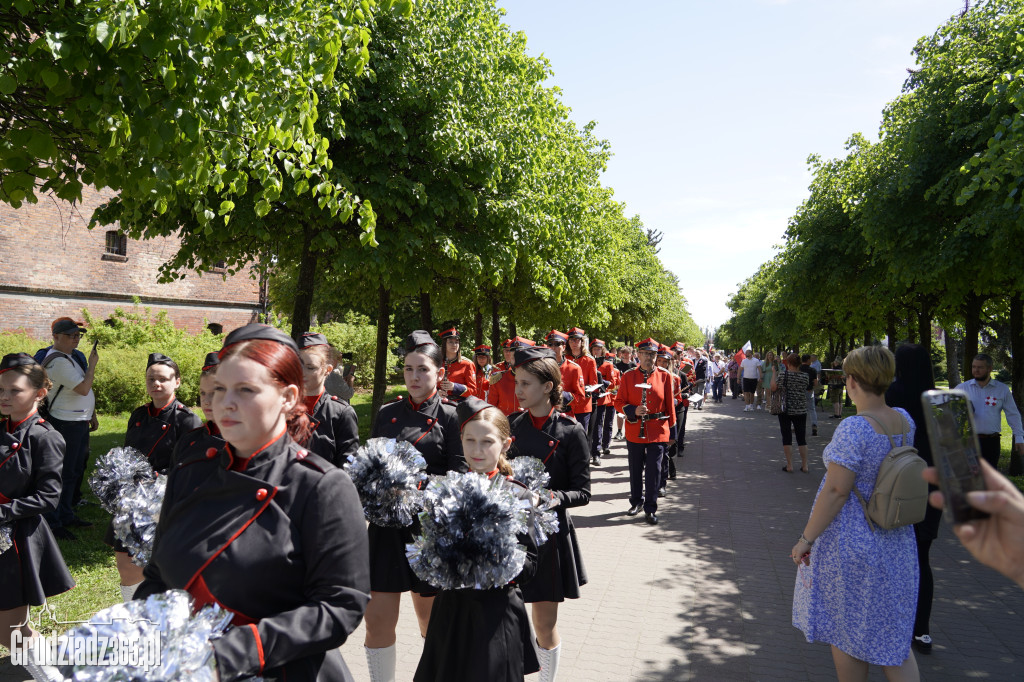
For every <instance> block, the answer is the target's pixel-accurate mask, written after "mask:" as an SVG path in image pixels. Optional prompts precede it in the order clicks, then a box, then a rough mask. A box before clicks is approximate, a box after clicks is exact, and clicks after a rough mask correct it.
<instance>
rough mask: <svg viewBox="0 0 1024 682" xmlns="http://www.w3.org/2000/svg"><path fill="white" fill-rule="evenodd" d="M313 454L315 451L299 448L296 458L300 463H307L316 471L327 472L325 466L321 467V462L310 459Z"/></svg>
mask: <svg viewBox="0 0 1024 682" xmlns="http://www.w3.org/2000/svg"><path fill="white" fill-rule="evenodd" d="M311 454H313V453H312V452H310V451H309V450H305V449H303V450H299V451H298V452H296V453H295V459H296V460H298V461H299V462H300V463H302V464H305V465H306V466H308V467H309V468H310V469H313V470H314V471H319V472H320V473H321V474H323V473H326V470H325V469H324V468H323V467H321V466H320V465H319V464H317V463H316V462H314V461H313V460H312V459H310V457H309V456H310V455H311Z"/></svg>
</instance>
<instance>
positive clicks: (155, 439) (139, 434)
mask: <svg viewBox="0 0 1024 682" xmlns="http://www.w3.org/2000/svg"><path fill="white" fill-rule="evenodd" d="M202 424H203V423H202V421H200V419H199V417H197V416H196V414H195V413H194V412H193V411H192V410H190V409H188V408H187V407H185V406H184V405H182V404H181V402H180V401H179V400H178V399H177V398H175V399H174V400H172V401H171V402H170V403H168V404H167V406H166V407H164V408H163V409H161V410H157V408H156V407H154V406H153V403H152V402H150V403H147V404H145V405H143V406H142V407H139V408H137V409H136V410H135V411H134V412H132V414H131V416H130V417H129V418H128V430H127V431H126V432H125V434H124V445H125V447H130V448H135V449H136V450H138V451H139V452H141V453H142V454H144V455H145V456H146V457H148V458H149V463H150V465H151V466H152V467H153V470H154V471H156V472H157V473H160V474H163V473H167V470H168V468H170V466H171V454H172V453H173V452H174V446H175V445H176V444H177V442H178V439H179V438H181V437H182V436H183V435H185V434H186V433H188V432H189V431H192V430H193V429H196V428H198V427H200V426H202Z"/></svg>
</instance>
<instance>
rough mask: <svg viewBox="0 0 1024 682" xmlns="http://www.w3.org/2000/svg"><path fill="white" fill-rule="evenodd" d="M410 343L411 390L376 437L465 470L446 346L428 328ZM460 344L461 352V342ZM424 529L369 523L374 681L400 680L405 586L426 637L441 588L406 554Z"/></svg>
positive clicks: (440, 466)
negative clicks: (398, 645) (444, 389)
mask: <svg viewBox="0 0 1024 682" xmlns="http://www.w3.org/2000/svg"><path fill="white" fill-rule="evenodd" d="M449 331H454V330H449ZM456 341H457V339H456ZM404 348H405V364H404V370H403V372H404V375H405V390H406V391H407V392H408V394H409V395H408V397H405V398H402V397H399V398H398V399H397V400H395V401H393V402H390V403H388V404H387V405H384V406H383V407H381V408H380V412H378V413H377V419H376V421H375V422H374V424H373V431H372V433H371V434H370V437H371V438H396V439H398V440H404V441H408V442H409V443H412V444H413V446H415V448H416V449H417V450H419V452H420V454H421V455H423V459H425V460H426V461H427V474H429V475H432V476H433V475H441V476H443V475H444V474H446V473H447V472H449V471H465V470H466V464H465V462H464V461H463V459H462V443H461V441H460V440H459V422H458V418H457V416H456V413H455V403H453V402H451V401H450V400H447V399H445V398H443V397H442V396H441V393H440V391H439V390H438V388H437V386H438V384H439V383H442V382H443V380H444V379H446V377H445V372H444V359H443V355H442V353H441V348H440V347H439V346H438V345H437V344H436V343H434V339H433V338H431V336H430V334H429V333H428V332H425V331H422V330H417V331H414V332H413V333H412V334H409V336H407V337H406V338H405V344H404ZM455 348H456V351H455V352H456V355H457V354H458V350H457V349H458V343H457V342H456V344H455ZM466 364H469V363H466ZM470 370H472V367H470ZM418 529H419V526H418V522H414V523H413V525H412V526H411V527H409V528H385V527H382V526H377V525H375V524H373V523H371V524H369V528H368V533H369V538H370V589H371V592H370V594H371V595H372V597H373V598H372V599H371V600H370V605H369V606H368V607H367V609H366V641H365V650H366V660H367V663H368V664H369V668H370V679H371V682H394V679H395V659H396V656H395V639H396V636H395V628H396V627H397V625H398V613H399V607H400V605H401V600H402V593H403V592H409V591H411V592H412V605H413V608H414V609H415V611H416V619H417V620H418V621H419V626H420V634H421V635H423V636H424V637H425V636H426V634H427V624H428V623H429V621H430V609H431V606H432V605H433V601H434V595H435V594H437V589H436V588H435V587H433V586H432V585H429V584H427V583H426V582H424V581H422V580H420V579H419V578H417V577H416V575H415V574H414V573H413V571H412V568H410V567H409V560H408V559H407V558H406V555H405V545H406V544H408V543H411V542H412V541H413V536H414V535H415V534H416V533H417V532H418Z"/></svg>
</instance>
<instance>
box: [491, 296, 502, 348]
mask: <svg viewBox="0 0 1024 682" xmlns="http://www.w3.org/2000/svg"><path fill="white" fill-rule="evenodd" d="M491 346H493V347H494V348H496V349H497V348H501V319H500V318H499V317H498V299H497V297H495V298H492V299H491Z"/></svg>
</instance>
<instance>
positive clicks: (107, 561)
mask: <svg viewBox="0 0 1024 682" xmlns="http://www.w3.org/2000/svg"><path fill="white" fill-rule="evenodd" d="M399 389H404V387H403V386H392V387H389V390H388V393H387V396H386V398H385V401H388V400H393V399H394V398H395V397H397V396H398V395H399ZM372 397H373V395H372V393H371V392H369V391H358V392H357V393H356V394H355V396H354V397H353V398H352V406H353V407H354V408H355V410H356V414H357V415H358V417H359V439H360V441H365V440H366V439H367V438H369V436H370V402H371V400H372ZM197 412H198V410H197ZM127 423H128V415H127V414H109V415H101V416H100V428H99V430H98V431H96V432H95V433H93V434H92V436H91V439H90V451H91V452H92V456H91V457H90V461H89V467H88V471H87V472H86V477H87V478H88V476H89V475H90V474H91V473H92V469H93V466H94V463H95V458H96V456H97V455H100V454H102V453H104V452H107V451H108V450H110V449H111V448H115V447H118V446H120V445H121V444H122V443H123V442H124V431H125V426H126V425H127ZM86 498H87V499H88V501H89V502H90V503H89V504H87V505H85V506H82V507H79V508H78V514H79V516H81V517H82V518H83V519H86V520H87V521H92V523H93V526H92V527H91V528H75V529H74V533H75V535H76V536H77V538H78V539H77V540H74V541H64V540H61V541H60V549H61V552H62V553H63V554H64V560H65V561H66V562H67V565H68V568H69V569H70V570H71V575H72V576H74V578H75V582H76V583H77V585H76V586H75V588H74V589H73V590H71V591H70V592H67V593H65V594H61V595H58V596H56V597H54V598H53V599H51V600H50V602H49V605H50V607H52V608H53V610H54V613H55V616H56V618H57V620H59V621H76V620H87V619H88V618H89V617H90V616H92V615H93V614H94V613H96V611H98V610H100V609H102V608H105V607H107V606H110V605H112V604H114V603H116V602H117V601H120V599H121V592H120V590H119V589H118V585H119V583H120V581H119V579H118V575H117V568H116V567H115V565H114V551H113V550H112V549H111V548H110V547H107V546H106V545H105V544H103V535H104V533H105V532H106V529H107V524H108V522H109V520H110V515H109V514H107V513H106V512H105V511H103V509H102V508H101V507H100V506H99V504H98V503H97V502H96V498H95V497H94V496H93V494H92V492H91V491H89V492H88V493H87V495H86ZM32 620H33V622H34V623H35V624H36V627H37V628H38V629H40V630H41V631H43V632H44V633H54V632H56V633H61V632H64V631H65V630H67V629H68V627H69V626H67V625H63V624H61V623H57V622H54V620H53V618H50V617H49V616H46V615H45V614H43V613H42V607H39V608H33V609H32ZM0 650H3V651H4V652H5V653H6V649H3V647H0Z"/></svg>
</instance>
